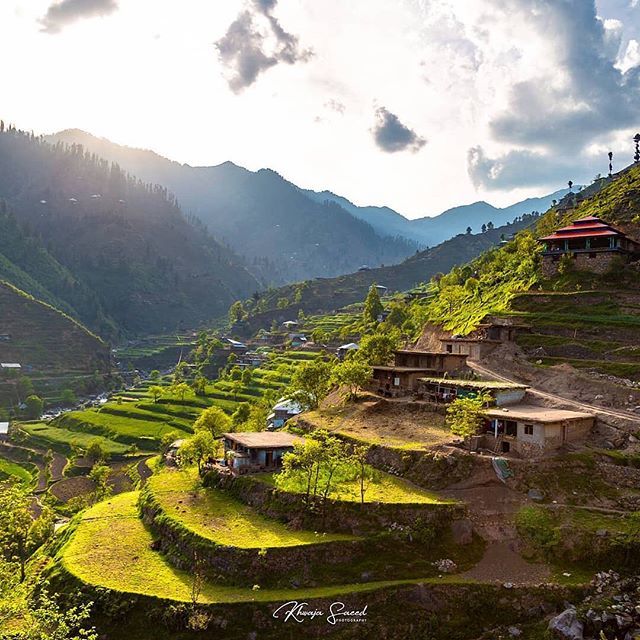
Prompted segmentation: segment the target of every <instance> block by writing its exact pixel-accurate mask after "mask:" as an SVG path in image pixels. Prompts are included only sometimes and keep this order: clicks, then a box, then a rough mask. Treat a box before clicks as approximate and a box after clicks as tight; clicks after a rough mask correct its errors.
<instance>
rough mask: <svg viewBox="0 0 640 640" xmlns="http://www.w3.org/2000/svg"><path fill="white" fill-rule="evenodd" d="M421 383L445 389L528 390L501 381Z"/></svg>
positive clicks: (431, 379) (422, 380)
mask: <svg viewBox="0 0 640 640" xmlns="http://www.w3.org/2000/svg"><path fill="white" fill-rule="evenodd" d="M420 381H421V382H428V383H430V384H441V385H443V386H445V387H447V386H448V387H464V388H466V389H496V390H500V389H528V388H529V387H528V386H527V385H526V384H518V383H516V382H502V381H501V380H462V379H456V378H429V377H427V378H420Z"/></svg>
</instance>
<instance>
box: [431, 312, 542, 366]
mask: <svg viewBox="0 0 640 640" xmlns="http://www.w3.org/2000/svg"><path fill="white" fill-rule="evenodd" d="M530 330H531V327H529V326H528V325H525V324H519V323H515V322H513V321H512V320H505V319H501V318H500V319H499V318H491V319H490V321H489V322H483V323H482V324H480V325H479V326H478V328H477V329H476V330H475V331H472V332H471V333H470V334H468V335H466V336H459V335H453V336H451V337H449V338H441V339H440V343H441V345H442V350H443V351H444V352H446V353H454V354H455V353H457V354H463V355H466V356H468V357H469V359H470V360H480V359H481V358H483V357H484V356H486V355H487V354H489V353H491V352H492V351H493V350H494V349H495V348H496V347H497V346H498V345H500V344H502V343H503V342H512V341H513V340H515V337H516V334H517V333H518V332H523V331H530Z"/></svg>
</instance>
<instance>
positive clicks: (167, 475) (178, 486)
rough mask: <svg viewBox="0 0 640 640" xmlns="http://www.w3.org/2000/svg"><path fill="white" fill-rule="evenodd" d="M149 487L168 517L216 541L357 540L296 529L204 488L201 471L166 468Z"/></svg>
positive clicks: (255, 545) (244, 544)
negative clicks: (199, 473)
mask: <svg viewBox="0 0 640 640" xmlns="http://www.w3.org/2000/svg"><path fill="white" fill-rule="evenodd" d="M148 490H149V491H150V492H151V494H152V496H153V497H154V499H155V500H156V502H158V504H159V505H160V506H161V507H162V509H163V510H164V512H165V514H167V517H169V518H171V519H175V520H176V521H178V522H179V523H180V524H182V525H183V526H184V527H186V528H187V529H189V530H190V531H193V533H195V534H196V535H198V536H200V537H202V538H205V539H207V540H212V541H213V542H215V543H216V544H219V545H223V546H230V547H240V548H243V549H263V548H264V549H267V548H270V547H292V546H298V545H307V544H317V543H321V542H332V541H335V540H353V539H354V538H353V536H347V535H337V534H323V533H318V532H313V531H294V530H291V529H288V528H287V527H286V526H285V525H284V524H282V523H281V522H278V521H277V520H271V519H269V518H265V517H264V516H262V515H260V514H258V513H256V512H255V511H254V510H253V509H252V508H251V507H249V506H247V505H245V504H243V503H242V502H239V501H238V500H235V499H234V498H232V497H231V496H229V495H227V494H226V493H224V492H223V491H219V490H217V489H209V488H203V487H202V486H201V484H200V480H199V478H198V474H197V471H196V470H195V469H188V470H185V471H172V470H166V471H163V472H161V473H159V474H157V475H154V476H152V477H151V478H150V479H149V481H148Z"/></svg>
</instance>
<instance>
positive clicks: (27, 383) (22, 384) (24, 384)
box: [17, 376, 33, 400]
mask: <svg viewBox="0 0 640 640" xmlns="http://www.w3.org/2000/svg"><path fill="white" fill-rule="evenodd" d="M17 391H18V397H19V398H20V399H21V400H22V399H23V398H26V397H27V396H31V395H33V382H31V378H27V376H21V377H20V378H18V384H17Z"/></svg>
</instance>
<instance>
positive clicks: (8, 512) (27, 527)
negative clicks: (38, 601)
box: [0, 482, 54, 582]
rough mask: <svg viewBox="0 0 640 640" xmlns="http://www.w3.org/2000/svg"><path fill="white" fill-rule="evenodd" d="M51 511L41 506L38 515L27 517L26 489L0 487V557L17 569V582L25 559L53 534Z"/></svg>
mask: <svg viewBox="0 0 640 640" xmlns="http://www.w3.org/2000/svg"><path fill="white" fill-rule="evenodd" d="M53 522H54V517H53V512H52V511H51V509H50V508H49V507H43V509H42V511H41V513H40V516H39V517H38V518H35V519H34V517H33V516H32V515H31V496H30V495H29V492H28V490H27V489H26V488H25V487H24V486H22V485H20V484H18V483H14V482H3V483H1V484H0V554H2V556H3V557H4V558H5V559H6V560H8V561H15V562H17V563H18V565H19V567H20V582H23V581H24V578H25V566H26V563H27V560H28V559H29V556H30V555H31V553H33V551H35V550H36V549H37V548H38V547H39V546H40V545H42V544H43V543H44V542H45V541H46V540H47V539H48V538H49V537H51V535H52V534H53Z"/></svg>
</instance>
